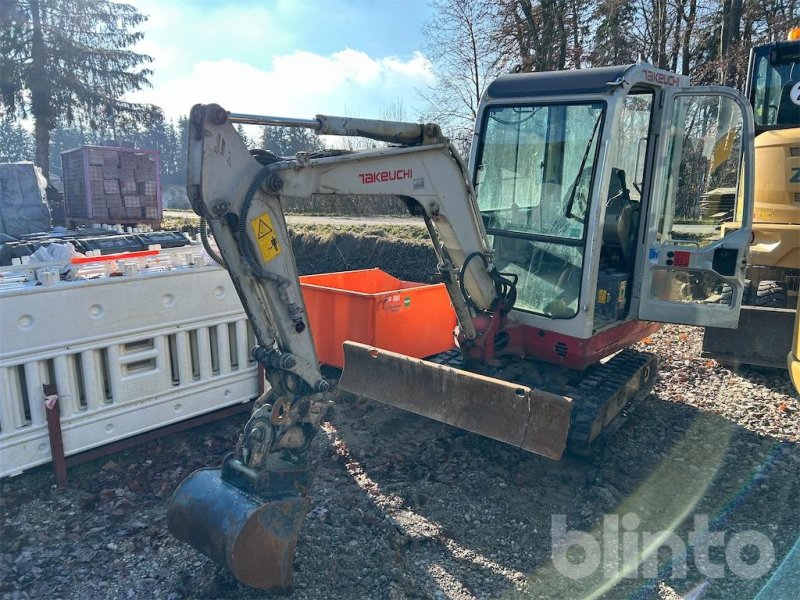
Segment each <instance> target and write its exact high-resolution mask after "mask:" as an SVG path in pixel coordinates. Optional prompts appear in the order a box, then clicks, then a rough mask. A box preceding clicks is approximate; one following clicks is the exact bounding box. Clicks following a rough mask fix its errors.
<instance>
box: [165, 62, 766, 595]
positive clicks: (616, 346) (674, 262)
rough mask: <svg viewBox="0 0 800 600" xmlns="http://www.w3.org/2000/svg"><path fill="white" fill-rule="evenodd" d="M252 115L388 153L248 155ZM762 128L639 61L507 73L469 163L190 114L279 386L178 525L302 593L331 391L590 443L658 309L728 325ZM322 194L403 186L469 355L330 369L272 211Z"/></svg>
mask: <svg viewBox="0 0 800 600" xmlns="http://www.w3.org/2000/svg"><path fill="white" fill-rule="evenodd" d="M720 113H724V114H725V115H726V118H725V119H717V118H715V117H716V115H718V114H720ZM239 123H247V124H257V125H264V126H284V127H286V126H288V127H307V128H311V129H314V130H316V131H317V132H319V133H320V134H325V135H348V136H352V135H359V136H364V137H368V138H371V139H373V140H379V141H382V142H386V143H388V145H387V146H385V147H381V148H377V149H372V150H364V151H357V152H344V151H326V152H319V153H313V154H298V155H297V156H295V157H291V158H281V157H277V156H273V155H269V154H263V153H257V154H252V153H251V152H250V151H248V149H247V148H246V147H245V146H244V144H243V143H242V140H241V138H240V137H239V135H238V134H237V132H236V129H235V125H236V124H239ZM723 123H724V124H723ZM723 136H727V138H729V139H730V144H731V148H732V151H731V152H730V153H729V156H728V157H727V158H726V160H725V161H723V163H722V164H719V165H716V169H715V174H714V181H713V184H714V185H715V186H722V185H727V186H731V187H734V188H736V187H738V188H740V193H739V194H738V197H739V198H740V202H741V203H742V215H743V218H742V222H741V226H740V227H739V228H738V229H736V230H735V231H733V230H732V231H730V232H729V233H728V234H727V235H725V236H724V237H722V238H720V237H719V236H718V235H717V236H713V235H707V233H709V232H706V231H705V230H704V227H705V225H704V224H703V223H702V221H701V220H700V219H699V218H697V219H695V217H696V216H697V215H698V214H699V213H698V210H697V207H698V206H699V203H700V201H701V198H702V197H703V194H704V192H706V191H707V189H706V188H704V187H703V186H706V187H708V185H710V183H709V182H705V183H703V182H699V183H698V182H697V181H695V180H694V179H692V178H691V177H689V176H687V173H688V172H686V169H687V166H691V165H695V164H698V162H702V163H704V164H710V162H711V152H712V150H713V145H714V144H713V142H714V140H717V139H720V138H722V137H723ZM753 136H754V127H753V117H752V111H751V109H750V105H749V104H748V102H747V99H746V98H745V97H744V96H742V95H741V94H739V93H738V92H736V91H735V90H733V89H729V88H723V87H690V86H689V82H688V79H687V78H685V77H683V76H680V75H677V74H674V73H670V72H667V71H662V70H659V69H656V68H654V67H653V66H651V65H648V64H637V65H629V66H620V67H607V68H598V69H586V70H581V71H569V72H557V73H524V74H523V73H519V74H508V75H504V76H502V77H500V78H498V79H497V80H495V81H494V82H492V83H491V85H490V86H489V87H488V89H487V90H486V93H485V95H484V97H483V99H482V101H481V105H480V109H479V112H478V117H477V122H476V124H475V133H474V139H473V145H472V150H471V153H470V162H469V166H467V165H466V164H465V163H464V161H463V160H462V159H461V157H460V156H459V154H458V152H456V150H455V149H454V148H453V146H452V145H451V144H450V143H449V141H448V140H447V139H446V138H445V137H444V136H443V135H442V133H441V131H440V129H439V127H437V126H436V125H431V124H427V125H420V124H416V123H399V122H387V121H370V120H364V119H348V118H337V117H327V116H317V117H316V118H313V119H287V118H281V117H269V116H257V115H245V114H238V113H231V112H228V111H226V110H224V109H223V108H221V107H220V106H217V105H198V106H195V107H194V108H193V109H192V112H191V117H190V140H189V173H188V188H187V189H188V193H189V198H190V200H191V203H192V206H193V208H194V210H195V211H196V212H197V213H198V214H199V215H201V216H202V217H203V218H205V219H206V220H207V222H208V225H209V227H210V229H211V231H212V233H213V235H214V237H215V239H216V243H217V246H218V248H219V252H220V254H221V257H219V258H220V260H221V261H223V262H224V264H225V265H226V267H227V269H228V270H229V272H230V275H231V278H232V280H233V282H234V284H235V286H236V289H237V291H238V293H239V296H240V298H241V300H242V303H243V304H244V307H245V309H246V311H247V314H248V317H249V319H250V323H251V325H252V328H253V331H254V333H255V337H256V339H257V346H256V347H255V348H254V349H253V356H254V358H255V359H256V360H257V361H258V362H259V363H260V364H261V365H263V366H264V369H265V373H266V377H267V379H268V381H269V384H270V386H271V389H270V391H269V393H268V394H266V395H265V396H264V397H262V398H261V399H259V401H257V402H256V405H255V408H254V410H253V413H252V415H251V417H250V420H249V421H248V423H247V425H246V426H245V430H244V432H243V434H242V438H241V441H240V443H239V445H238V446H237V447H236V448H235V449H232V452H231V454H230V455H229V456H228V457H226V459H225V460H224V462H223V464H222V465H221V466H220V467H215V468H208V469H201V470H199V471H197V472H195V473H193V474H191V475H190V476H189V477H187V478H186V480H184V482H183V483H182V484H181V485H180V486H179V487H178V489H177V490H176V492H175V494H174V496H173V498H172V500H171V503H170V507H169V513H168V522H169V528H170V530H171V531H172V533H173V534H174V535H175V536H176V537H178V538H179V539H181V540H184V541H187V542H189V543H190V544H192V545H193V546H194V547H195V548H196V549H198V550H199V551H200V552H202V553H204V554H206V555H207V556H210V557H211V558H213V559H214V560H216V561H217V562H219V563H220V564H222V565H226V566H227V567H228V568H230V569H231V571H232V572H233V573H234V575H235V576H236V577H237V578H238V579H239V580H240V581H242V582H244V583H246V584H248V585H251V586H255V587H259V588H264V589H273V590H284V591H285V590H288V589H289V588H290V587H291V584H292V558H293V554H294V548H295V543H296V539H297V532H298V529H299V527H300V524H301V523H302V520H303V517H304V515H305V513H306V511H307V510H308V507H309V499H308V490H309V485H310V473H309V464H308V462H309V461H308V447H309V444H310V443H311V440H312V438H313V437H314V434H315V431H316V429H317V427H318V425H319V423H320V422H321V421H323V420H325V419H328V418H330V410H331V406H332V403H333V399H334V391H335V388H336V387H337V385H338V388H339V389H342V390H344V391H347V392H350V393H353V394H357V395H360V396H364V397H368V398H371V399H374V400H376V401H379V402H383V403H386V404H389V405H392V406H396V407H399V408H402V409H405V410H409V411H412V412H415V413H418V414H421V415H424V416H427V417H430V418H433V419H437V420H439V421H441V422H444V423H448V424H450V425H454V426H456V427H461V428H464V429H467V430H469V431H472V432H475V433H478V434H481V435H484V436H488V437H491V438H494V439H496V440H499V441H501V442H505V443H508V444H511V445H513V446H516V447H519V448H522V449H525V450H527V451H530V452H534V453H537V454H541V455H544V456H547V457H549V458H552V459H555V460H557V459H559V458H560V457H561V456H562V454H563V453H564V452H565V451H574V452H579V453H585V452H589V451H590V450H591V448H592V446H593V445H594V444H596V443H597V442H598V440H599V439H600V438H601V437H602V436H603V435H604V432H606V431H608V430H609V428H611V427H612V426H613V425H615V424H616V423H618V422H619V419H618V416H619V415H620V413H622V412H623V409H625V408H626V407H628V406H629V405H630V404H631V403H632V402H636V400H637V399H639V398H641V397H643V396H645V395H647V394H648V393H649V391H650V389H651V387H652V384H653V382H654V379H655V374H656V367H657V365H656V361H655V358H654V357H653V356H652V355H650V354H648V353H643V352H638V351H634V350H632V349H630V348H629V346H631V345H632V344H634V343H635V342H637V341H639V340H641V339H642V338H644V337H645V336H647V335H648V334H649V333H651V332H653V331H654V330H655V329H656V328H657V327H658V325H657V322H667V323H687V324H694V325H713V326H717V327H728V328H732V327H736V325H737V322H738V317H739V309H740V306H741V303H742V295H743V291H744V280H745V268H746V258H747V248H748V245H749V243H750V235H751V232H750V228H751V218H750V215H751V214H752V203H753V189H752V188H753V185H752V182H753V175H752V174H753ZM740 172H741V173H743V177H741V178H739V177H738V175H739V173H740ZM689 175H691V173H689ZM318 194H322V195H330V194H349V195H361V196H364V197H365V201H368V200H367V199H368V197H370V196H374V195H393V196H397V197H400V198H401V199H402V200H403V201H404V202H405V204H406V205H407V207H408V209H409V211H410V213H411V214H412V215H416V216H419V217H420V218H421V219H422V220H423V221H424V223H425V225H426V226H427V230H428V233H429V234H430V239H431V243H432V245H433V248H434V250H435V252H436V256H437V257H438V261H439V274H440V277H441V281H442V282H443V283H444V285H445V286H446V289H447V291H448V293H449V296H450V300H451V302H452V305H453V307H454V310H455V314H456V317H457V320H458V326H457V328H456V330H455V332H454V339H455V341H456V344H457V351H456V352H448V353H446V354H444V355H439V356H434V357H429V358H427V359H425V360H420V359H416V358H410V357H408V356H404V355H401V354H398V353H396V352H393V351H391V349H385V348H375V347H370V346H367V345H364V344H358V343H355V342H350V341H345V343H344V356H345V361H344V371H343V373H342V375H341V378H340V379H339V381H338V384H337V382H335V381H332V380H327V379H326V378H325V377H323V374H322V371H321V370H320V365H319V361H318V358H317V354H316V351H315V347H314V339H313V335H314V331H312V330H311V328H310V327H309V322H308V318H307V313H306V309H305V305H304V303H303V296H302V293H301V288H300V284H299V281H298V274H297V268H296V265H295V260H294V256H293V252H292V247H291V244H290V240H289V233H288V231H287V228H286V221H285V219H284V214H283V211H282V209H281V202H282V198H288V197H305V198H310V197H312V196H314V195H318ZM693 219H694V220H693ZM711 233H713V232H711ZM720 290H723V291H724V292H725V293H720ZM534 372H535V374H536V377H534ZM551 373H553V374H555V375H553V376H552V377H551V376H550V374H551Z"/></svg>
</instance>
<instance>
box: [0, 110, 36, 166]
mask: <svg viewBox="0 0 800 600" xmlns="http://www.w3.org/2000/svg"><path fill="white" fill-rule="evenodd" d="M22 160H33V138H32V137H31V134H30V133H29V132H28V131H26V130H25V128H24V127H22V126H21V125H20V124H19V123H17V122H15V121H14V120H12V119H9V118H4V119H0V163H2V162H19V161H22Z"/></svg>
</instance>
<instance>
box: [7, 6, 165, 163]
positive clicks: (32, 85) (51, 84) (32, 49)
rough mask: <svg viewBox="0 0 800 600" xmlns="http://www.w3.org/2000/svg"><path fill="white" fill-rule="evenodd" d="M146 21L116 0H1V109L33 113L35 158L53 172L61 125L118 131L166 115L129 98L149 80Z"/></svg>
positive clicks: (132, 8)
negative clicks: (142, 46)
mask: <svg viewBox="0 0 800 600" xmlns="http://www.w3.org/2000/svg"><path fill="white" fill-rule="evenodd" d="M145 19H146V17H145V16H143V15H141V14H140V13H139V12H138V11H137V10H136V9H135V8H134V7H132V6H130V5H128V4H118V3H116V2H112V1H111V0H3V1H2V2H0V73H2V75H1V76H0V106H3V107H5V108H7V109H8V111H9V112H13V113H15V114H17V115H18V116H20V117H22V118H27V117H32V118H33V122H34V137H35V143H36V152H35V159H34V162H35V163H36V164H37V165H39V166H40V167H41V168H42V172H43V173H44V174H45V176H47V174H48V172H49V160H48V158H49V155H50V152H49V150H50V148H49V147H50V131H51V130H52V129H54V128H55V127H56V126H58V125H61V124H64V123H67V124H71V123H73V122H75V120H76V119H77V118H79V117H82V118H83V119H85V121H86V122H88V124H89V125H90V127H92V128H96V127H98V126H100V125H103V124H105V125H107V126H108V127H109V128H110V130H111V132H112V133H115V132H116V130H117V128H121V129H122V128H125V127H127V126H130V125H131V124H134V123H136V124H138V125H147V124H149V123H151V122H153V121H154V120H157V119H158V117H159V115H160V109H158V108H157V107H155V106H150V105H141V104H134V103H131V102H125V101H123V100H121V98H122V96H124V95H125V94H126V93H128V92H131V91H136V90H140V89H142V88H143V87H145V86H148V85H149V80H148V78H149V76H150V75H151V74H152V71H150V70H149V69H147V68H143V67H142V65H143V64H146V63H148V62H151V60H152V59H151V58H150V57H149V56H145V55H142V54H138V53H136V52H134V51H133V50H131V49H130V48H131V47H132V46H133V45H134V44H135V43H136V42H137V41H139V40H140V39H141V38H142V35H143V34H142V33H141V32H138V31H136V30H135V28H136V27H137V26H138V25H140V24H141V23H142V22H144V21H145ZM115 137H116V136H115Z"/></svg>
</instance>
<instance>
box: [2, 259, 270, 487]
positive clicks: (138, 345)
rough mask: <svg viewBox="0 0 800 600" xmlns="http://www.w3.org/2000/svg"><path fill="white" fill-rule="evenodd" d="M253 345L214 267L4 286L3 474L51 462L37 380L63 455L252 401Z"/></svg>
mask: <svg viewBox="0 0 800 600" xmlns="http://www.w3.org/2000/svg"><path fill="white" fill-rule="evenodd" d="M253 344H254V341H253V337H252V333H251V332H250V329H249V326H248V324H247V320H246V317H245V314H244V311H243V309H242V305H241V303H240V302H239V298H238V296H237V295H236V290H235V289H234V287H233V283H232V282H231V280H230V277H229V276H228V274H227V272H226V271H225V270H223V269H220V268H217V267H212V266H196V267H191V268H190V267H183V268H179V269H173V270H167V271H161V272H149V273H148V272H142V273H133V274H131V275H130V276H125V277H110V278H109V277H106V278H99V279H96V280H83V281H73V282H58V283H56V284H55V285H49V286H48V285H47V284H45V285H40V286H36V287H33V286H30V285H28V286H19V287H10V288H7V289H1V288H0V477H4V476H8V475H15V474H18V473H21V472H22V471H23V470H25V469H28V468H30V467H33V466H35V465H39V464H42V463H45V462H48V461H49V460H50V444H49V440H48V434H47V425H46V422H45V407H44V394H43V391H42V384H46V383H50V384H55V386H56V387H57V390H58V395H59V406H60V411H61V427H62V430H63V441H64V451H65V454H66V455H68V456H69V455H72V454H76V453H79V452H82V451H84V450H89V449H91V448H95V447H98V446H102V445H104V444H107V443H109V442H113V441H116V440H119V439H122V438H126V437H130V436H133V435H136V434H139V433H142V432H145V431H148V430H151V429H155V428H158V427H162V426H164V425H168V424H170V423H174V422H177V421H182V420H185V419H188V418H190V417H193V416H196V415H199V414H202V413H206V412H210V411H212V410H216V409H219V408H222V407H225V406H229V405H232V404H236V403H240V402H246V401H248V400H250V399H252V398H253V397H255V396H256V394H257V387H258V385H257V367H256V364H255V362H253V361H252V359H251V358H250V348H251V347H252V346H253Z"/></svg>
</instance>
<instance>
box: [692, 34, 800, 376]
mask: <svg viewBox="0 0 800 600" xmlns="http://www.w3.org/2000/svg"><path fill="white" fill-rule="evenodd" d="M746 95H747V97H748V99H749V101H750V104H751V106H752V107H753V114H754V119H755V131H756V139H755V165H756V166H755V209H754V213H753V239H752V242H751V245H750V253H749V264H748V268H747V281H746V283H745V292H744V299H743V306H742V311H741V315H740V318H739V327H738V328H737V329H734V330H723V329H719V328H710V327H709V328H706V332H705V337H704V339H703V356H706V357H709V358H714V359H716V360H718V361H719V362H721V363H723V364H728V365H731V366H736V365H740V364H750V365H757V366H766V367H776V368H781V367H782V366H783V365H784V364H785V362H784V361H785V360H786V349H787V348H791V352H790V353H789V359H788V363H789V371H790V373H791V375H792V378H793V381H794V384H795V387H797V388H798V389H799V390H800V363H798V360H799V359H798V356H800V349H798V344H800V339H799V338H800V335H798V332H797V328H798V327H800V323H795V321H796V319H797V317H796V316H795V311H796V309H797V307H798V287H799V285H798V284H799V283H800V27H796V28H794V29H792V30H791V31H790V32H789V35H788V39H787V40H785V41H781V42H774V43H770V44H766V45H763V46H757V47H754V48H753V49H752V50H751V52H750V64H749V68H748V79H747V88H746ZM734 194H735V190H732V189H731V190H724V189H717V190H712V191H711V192H709V193H708V194H707V197H706V198H704V201H705V204H704V212H705V215H704V216H705V217H707V218H709V219H711V220H714V219H719V220H720V221H723V222H722V223H721V231H722V234H723V236H724V235H725V233H726V232H727V231H731V230H736V229H738V228H739V227H740V224H741V222H742V206H741V203H736V202H735V196H734ZM734 205H736V207H737V208H736V209H734V208H733V207H734ZM729 215H733V216H734V218H733V220H732V221H728V222H724V221H726V220H729V219H730V216H729ZM793 323H795V324H794V325H793ZM793 332H794V337H793Z"/></svg>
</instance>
